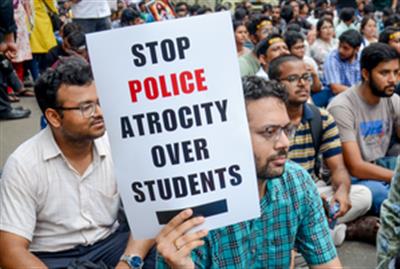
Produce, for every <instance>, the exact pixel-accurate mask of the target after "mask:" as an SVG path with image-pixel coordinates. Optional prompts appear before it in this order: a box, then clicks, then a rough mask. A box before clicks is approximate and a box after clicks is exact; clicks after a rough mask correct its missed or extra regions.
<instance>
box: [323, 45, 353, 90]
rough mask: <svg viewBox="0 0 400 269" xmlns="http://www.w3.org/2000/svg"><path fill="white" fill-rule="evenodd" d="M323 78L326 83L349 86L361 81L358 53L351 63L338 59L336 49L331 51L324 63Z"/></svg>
mask: <svg viewBox="0 0 400 269" xmlns="http://www.w3.org/2000/svg"><path fill="white" fill-rule="evenodd" d="M324 79H325V81H326V83H327V84H328V85H330V84H342V85H345V86H348V87H351V86H353V85H355V84H357V83H358V82H360V81H361V71H360V61H359V54H358V56H357V58H356V59H355V60H353V62H352V63H350V62H348V61H343V60H342V59H340V56H339V52H338V50H337V49H335V50H334V51H332V52H331V53H330V54H329V55H328V57H327V58H326V60H325V63H324Z"/></svg>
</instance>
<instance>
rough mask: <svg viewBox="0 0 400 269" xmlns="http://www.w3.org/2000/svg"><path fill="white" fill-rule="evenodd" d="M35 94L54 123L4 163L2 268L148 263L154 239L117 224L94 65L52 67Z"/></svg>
mask: <svg viewBox="0 0 400 269" xmlns="http://www.w3.org/2000/svg"><path fill="white" fill-rule="evenodd" d="M35 94H36V98H37V101H38V104H39V107H40V109H41V110H42V112H43V113H44V115H45V116H46V119H47V122H48V123H49V124H48V127H47V128H45V129H44V130H42V131H41V132H39V133H38V134H36V135H35V136H34V137H32V138H31V139H29V140H28V141H26V142H25V143H23V144H22V145H20V146H19V147H18V148H17V149H16V150H15V151H14V152H13V153H12V154H11V156H10V157H9V158H8V160H7V162H6V164H5V166H4V170H3V173H2V178H1V180H0V208H1V218H0V245H1V248H0V267H1V268H3V269H8V268H46V267H49V268H67V267H69V266H72V265H73V264H75V263H76V262H77V261H76V260H77V259H78V258H79V261H80V262H86V261H87V262H93V263H98V264H99V263H103V264H104V265H106V266H108V267H112V268H114V267H115V266H117V268H121V269H122V268H128V264H127V263H126V261H127V260H131V259H133V257H132V255H135V256H137V258H140V259H144V257H145V256H146V254H147V252H148V250H149V249H150V247H151V246H152V244H153V241H151V240H145V241H139V240H133V238H132V237H131V236H130V232H129V229H128V226H127V224H126V223H123V222H122V223H121V224H120V222H119V220H118V211H119V204H120V198H119V193H118V190H117V182H116V178H115V174H114V168H113V162H112V159H111V153H110V146H109V142H108V139H107V135H105V126H104V122H103V115H102V112H101V109H100V106H99V100H98V98H97V94H96V87H95V84H94V81H93V78H92V74H91V70H90V67H89V65H88V64H87V63H86V62H85V61H84V60H82V59H81V58H77V57H73V58H70V59H68V60H67V61H65V62H63V63H61V64H60V65H59V66H57V67H56V68H55V69H54V70H53V69H48V70H47V71H46V72H45V73H44V74H43V75H42V76H41V77H40V78H39V80H38V81H37V83H36V85H35ZM123 255H125V256H123ZM120 259H122V260H120ZM148 263H149V266H150V267H148V268H154V267H151V259H150V260H149V259H148ZM153 266H154V265H153ZM108 267H107V268H108Z"/></svg>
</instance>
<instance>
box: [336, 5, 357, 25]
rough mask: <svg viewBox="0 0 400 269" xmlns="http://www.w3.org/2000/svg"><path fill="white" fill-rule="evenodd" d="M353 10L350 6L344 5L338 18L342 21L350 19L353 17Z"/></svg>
mask: <svg viewBox="0 0 400 269" xmlns="http://www.w3.org/2000/svg"><path fill="white" fill-rule="evenodd" d="M354 15H355V10H354V8H352V7H344V8H342V10H341V11H340V15H339V19H340V20H341V21H343V22H346V21H350V20H352V19H353V18H354Z"/></svg>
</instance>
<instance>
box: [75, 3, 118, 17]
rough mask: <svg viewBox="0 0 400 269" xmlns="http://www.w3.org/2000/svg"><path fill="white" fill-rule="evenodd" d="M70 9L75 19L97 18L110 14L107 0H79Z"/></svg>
mask: <svg viewBox="0 0 400 269" xmlns="http://www.w3.org/2000/svg"><path fill="white" fill-rule="evenodd" d="M71 9H72V14H73V17H74V18H75V19H99V18H105V17H108V16H110V15H111V10H110V6H109V5H108V2H107V0H96V1H93V0H81V1H79V2H78V3H76V4H74V5H72V8H71Z"/></svg>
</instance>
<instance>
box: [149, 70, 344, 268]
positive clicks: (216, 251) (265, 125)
mask: <svg viewBox="0 0 400 269" xmlns="http://www.w3.org/2000/svg"><path fill="white" fill-rule="evenodd" d="M243 89H244V95H245V103H246V110H247V118H248V121H249V128H250V136H251V140H252V145H253V152H254V156H255V158H254V159H255V166H256V173H257V179H256V178H250V179H247V180H257V181H258V187H259V188H258V189H259V195H260V206H261V217H259V218H256V219H252V220H248V221H243V222H240V223H237V224H234V225H230V226H227V227H223V228H219V229H215V230H212V231H210V232H209V233H208V235H207V231H205V230H200V231H197V232H194V233H188V231H189V230H190V229H192V228H193V227H196V226H198V225H199V224H201V223H203V222H204V221H205V219H204V218H203V217H199V216H197V217H194V218H191V217H192V215H193V212H192V210H191V209H187V210H184V211H183V212H181V213H179V214H178V215H177V216H175V217H174V218H173V219H172V220H171V221H170V222H169V223H168V224H167V225H166V226H165V227H164V228H163V229H162V230H161V232H160V233H159V234H158V236H157V237H156V244H157V251H158V259H157V268H166V267H167V266H168V265H169V266H170V267H171V268H185V269H190V268H221V269H224V268H289V266H290V262H291V256H290V253H291V250H292V248H293V246H294V245H296V246H297V248H298V249H299V251H300V252H301V253H302V254H303V255H304V257H305V259H306V260H307V262H308V264H309V265H310V266H311V268H341V264H340V261H339V258H338V257H337V254H336V249H335V246H334V245H333V242H332V239H331V237H330V235H329V228H328V224H327V221H326V218H325V216H324V212H323V209H322V203H321V199H320V198H319V194H318V191H317V188H316V187H315V184H314V183H313V180H312V179H311V177H310V175H309V174H308V173H307V172H306V171H305V170H304V169H303V168H301V167H300V166H299V165H298V164H295V163H293V162H291V161H287V160H286V157H287V153H288V148H289V138H288V137H290V136H291V134H293V131H294V129H293V126H292V124H291V123H290V120H289V117H288V114H287V111H286V106H285V103H286V101H287V92H286V90H285V89H284V86H283V85H282V84H280V83H277V82H275V81H266V80H264V79H263V78H259V77H245V78H244V79H243ZM167 264H168V265H167Z"/></svg>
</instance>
